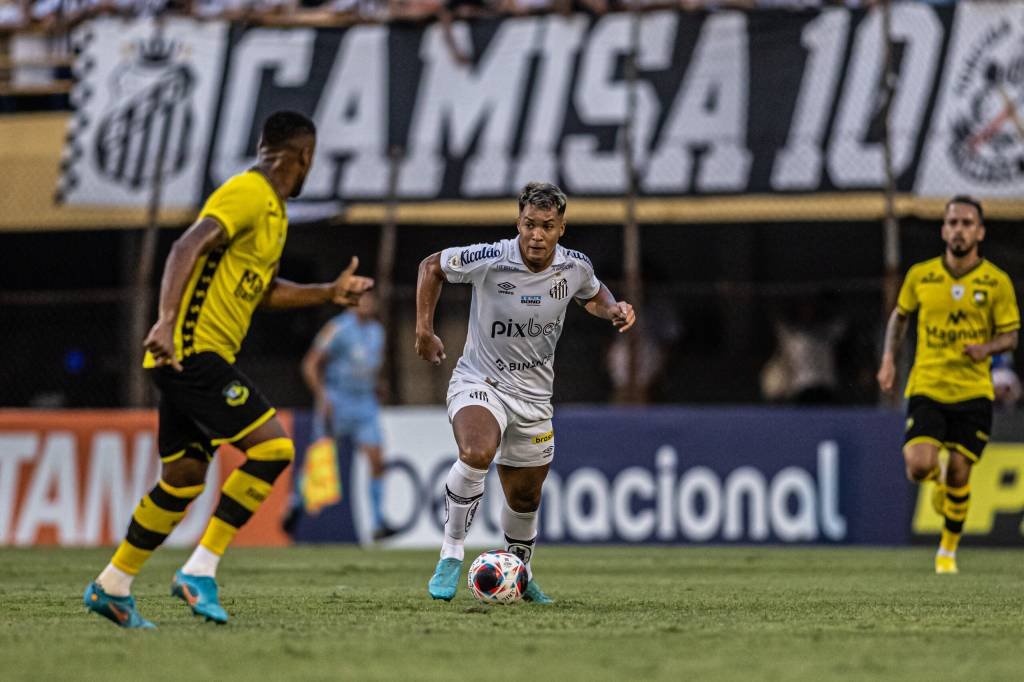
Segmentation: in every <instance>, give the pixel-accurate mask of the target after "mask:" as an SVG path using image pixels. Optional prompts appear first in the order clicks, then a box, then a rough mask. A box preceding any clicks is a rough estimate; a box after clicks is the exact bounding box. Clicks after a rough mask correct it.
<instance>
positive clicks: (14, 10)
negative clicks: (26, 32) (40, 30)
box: [0, 0, 28, 31]
mask: <svg viewBox="0 0 1024 682" xmlns="http://www.w3.org/2000/svg"><path fill="white" fill-rule="evenodd" d="M27 20H28V0H0V31H6V30H13V29H20V28H24V27H25V23H26V22H27Z"/></svg>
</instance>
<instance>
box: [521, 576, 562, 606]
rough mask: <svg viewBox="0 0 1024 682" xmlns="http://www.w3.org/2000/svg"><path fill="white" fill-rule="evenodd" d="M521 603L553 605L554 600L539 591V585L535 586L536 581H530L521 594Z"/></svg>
mask: <svg viewBox="0 0 1024 682" xmlns="http://www.w3.org/2000/svg"><path fill="white" fill-rule="evenodd" d="M523 601H528V602H533V603H534V604H554V603H555V600H554V599H552V598H551V597H549V596H548V595H546V594H544V591H543V590H541V589H540V585H538V584H537V581H536V580H531V581H530V582H529V584H528V585H527V586H526V591H525V592H523Z"/></svg>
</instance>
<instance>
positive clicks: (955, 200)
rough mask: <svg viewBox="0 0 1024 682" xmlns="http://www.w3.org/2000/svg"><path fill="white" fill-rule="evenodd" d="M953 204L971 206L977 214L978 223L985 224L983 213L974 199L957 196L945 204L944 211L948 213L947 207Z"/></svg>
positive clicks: (962, 195)
mask: <svg viewBox="0 0 1024 682" xmlns="http://www.w3.org/2000/svg"><path fill="white" fill-rule="evenodd" d="M953 204H967V205H968V206H973V207H974V210H975V211H977V212H978V222H979V223H984V222H985V211H983V210H982V208H981V202H980V201H978V200H977V199H975V198H974V197H972V196H969V195H967V194H957V195H956V196H955V197H953V198H952V199H950V200H949V201H947V202H946V210H947V211H948V210H949V207H950V206H952V205H953Z"/></svg>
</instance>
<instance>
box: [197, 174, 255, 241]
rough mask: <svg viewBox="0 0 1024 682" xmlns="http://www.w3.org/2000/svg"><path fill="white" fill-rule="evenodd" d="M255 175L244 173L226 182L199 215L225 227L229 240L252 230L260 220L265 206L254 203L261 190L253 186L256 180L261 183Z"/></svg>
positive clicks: (212, 195)
mask: <svg viewBox="0 0 1024 682" xmlns="http://www.w3.org/2000/svg"><path fill="white" fill-rule="evenodd" d="M253 175H254V174H253V173H242V174H240V175H236V176H235V177H233V178H231V179H230V180H228V181H227V182H225V183H224V184H223V185H221V186H220V187H218V188H217V190H216V191H215V192H214V193H213V194H211V195H210V198H209V199H207V200H206V203H205V204H204V205H203V210H202V211H200V213H199V217H200V218H206V217H208V216H209V217H211V218H216V219H217V222H219V223H220V224H221V225H223V226H224V231H225V232H227V235H228V239H229V240H230V239H234V238H235V236H236V235H237V234H239V233H240V232H244V231H245V230H247V229H250V228H252V226H253V225H254V224H256V222H257V220H258V219H259V215H260V211H261V210H262V206H263V205H262V202H261V201H258V200H257V201H254V197H258V196H259V195H258V194H257V192H258V190H259V189H260V188H259V187H254V186H253V183H254V180H255V181H257V182H258V181H259V179H258V178H253V177H252V176H253Z"/></svg>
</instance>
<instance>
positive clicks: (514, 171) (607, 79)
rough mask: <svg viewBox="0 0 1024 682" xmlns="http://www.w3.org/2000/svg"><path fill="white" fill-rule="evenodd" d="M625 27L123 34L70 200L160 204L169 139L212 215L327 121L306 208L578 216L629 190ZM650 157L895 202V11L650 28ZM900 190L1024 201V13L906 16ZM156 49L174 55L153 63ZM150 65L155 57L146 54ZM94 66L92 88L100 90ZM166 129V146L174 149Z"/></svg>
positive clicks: (560, 21) (638, 113) (899, 26)
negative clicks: (521, 199)
mask: <svg viewBox="0 0 1024 682" xmlns="http://www.w3.org/2000/svg"><path fill="white" fill-rule="evenodd" d="M635 20H636V19H635V18H634V17H633V16H631V15H629V14H609V15H606V16H603V17H600V18H591V17H587V16H583V15H576V16H568V17H564V16H538V17H522V18H514V19H505V20H486V21H479V22H474V23H469V24H466V23H456V24H455V26H454V36H453V37H454V40H455V42H456V43H457V44H458V45H459V46H460V49H461V50H462V51H463V52H464V53H466V54H469V55H471V57H472V59H471V63H470V64H468V65H464V64H462V63H460V62H459V61H458V60H456V59H455V58H454V56H453V53H452V50H451V49H450V48H449V45H448V44H447V43H446V40H445V36H444V34H443V31H442V28H441V27H440V25H436V24H435V25H431V26H427V27H415V26H402V25H390V26H386V25H364V26H355V27H351V28H347V29H341V28H329V29H314V28H287V29H285V28H267V27H244V26H232V27H227V26H225V25H223V24H216V23H212V24H211V23H194V22H191V21H188V20H179V21H176V22H170V23H169V24H167V25H165V27H164V28H163V29H162V32H161V31H159V30H158V29H157V28H156V27H154V26H151V25H147V24H142V23H140V24H125V23H121V22H120V21H118V20H111V19H104V20H98V21H96V22H93V23H91V24H89V25H88V26H87V27H86V29H85V30H86V31H92V32H93V33H94V35H95V36H101V37H99V38H96V37H94V39H93V40H91V41H90V42H88V43H85V44H84V47H83V50H82V53H81V57H80V59H79V71H80V73H81V74H82V77H81V80H80V82H79V85H78V87H77V88H76V91H75V101H76V103H77V105H78V107H79V116H77V117H76V122H75V123H74V124H73V129H72V131H71V133H72V134H71V135H70V136H69V139H70V142H69V151H68V155H67V156H68V159H67V161H66V164H67V167H68V172H67V173H66V174H65V178H64V188H65V192H64V195H65V197H66V199H67V200H68V201H70V202H75V203H105V204H143V203H145V201H146V200H147V198H148V194H149V192H148V187H147V179H149V178H151V177H152V175H153V169H154V168H155V166H156V163H155V158H156V156H157V150H158V149H159V145H160V142H159V141H158V140H164V141H165V142H164V144H165V148H164V164H163V168H164V176H165V178H166V180H167V182H168V191H165V192H164V196H165V203H166V204H167V205H176V206H182V207H186V206H193V205H196V204H197V203H198V202H199V201H200V200H201V198H202V196H203V194H204V192H208V191H210V190H211V189H212V188H213V187H214V186H216V185H217V184H219V183H221V182H223V181H224V180H225V179H227V178H228V177H230V176H231V175H232V174H234V173H236V172H238V171H239V170H241V169H243V168H245V167H246V166H248V165H250V164H251V163H252V161H253V158H254V155H255V146H256V141H257V137H258V131H259V126H260V123H261V122H262V120H263V119H264V118H265V117H266V115H267V114H269V113H270V112H272V111H274V110H276V109H281V108H291V109H297V110H300V111H304V112H306V113H308V114H310V115H311V116H313V117H314V119H315V121H316V123H317V126H318V128H319V131H320V134H319V142H318V150H317V159H316V162H315V165H314V169H313V172H312V173H311V175H310V177H309V179H308V181H307V183H306V187H305V190H304V194H303V199H304V200H309V201H327V202H337V201H374V200H379V199H381V198H383V197H384V196H385V194H386V193H387V189H388V181H389V159H388V150H389V149H391V148H392V147H397V148H398V149H400V150H401V151H402V161H401V166H400V168H399V169H398V176H397V187H398V194H399V196H400V198H403V199H412V200H430V199H483V198H497V197H508V196H511V195H513V194H514V193H515V192H516V190H517V189H518V188H519V187H521V186H522V184H524V183H525V182H526V181H528V180H532V179H544V180H551V181H554V182H557V183H559V184H561V185H562V186H563V187H564V188H565V189H566V190H567V191H569V192H570V193H571V194H573V195H575V196H592V197H600V196H616V195H619V194H621V193H623V192H624V191H625V190H626V186H627V171H626V163H625V158H624V154H625V151H624V150H625V140H624V123H625V121H626V119H627V117H628V116H629V112H630V107H631V104H630V93H629V88H628V87H627V81H626V76H625V62H626V56H627V54H628V53H629V51H630V48H631V44H632V39H633V38H632V36H633V25H632V22H633V21H635ZM639 22H640V26H639V35H640V36H641V39H640V42H639V50H638V54H637V66H638V71H639V80H638V84H637V87H636V91H635V126H634V139H635V144H634V154H635V161H636V165H637V168H638V171H639V173H638V184H639V190H640V192H641V194H642V195H644V196H647V197H694V196H708V195H736V194H746V193H752V194H773V193H787V194H799V195H806V194H813V193H820V192H857V191H864V190H872V189H877V188H879V187H880V186H881V185H882V183H883V180H884V177H885V169H884V163H883V147H882V143H881V135H880V133H881V120H880V111H881V108H882V93H881V87H880V85H881V82H882V78H883V68H884V64H883V53H884V41H883V36H882V17H881V14H880V13H879V12H877V11H869V12H864V11H852V10H848V9H845V8H829V9H825V10H822V11H820V12H796V13H794V12H770V11H768V12H749V13H744V12H738V11H726V12H716V13H711V14H690V13H677V12H674V11H663V12H655V13H647V14H643V15H641V17H640V18H639ZM892 29H893V33H894V35H895V36H896V39H897V42H898V44H897V49H896V58H897V59H898V68H899V77H898V82H897V83H896V89H895V98H894V101H893V103H892V113H891V121H892V128H893V165H894V168H895V171H896V175H897V178H898V188H899V190H900V191H901V192H904V193H913V194H916V195H918V196H926V197H932V196H935V197H943V196H948V195H950V194H953V193H957V192H962V191H970V192H973V193H976V194H979V195H981V196H987V197H1017V196H1024V124H1022V120H1024V113H1022V112H1020V111H1019V108H1020V107H1021V106H1022V105H1024V88H1022V85H1024V7H1022V6H1021V5H1019V4H1014V3H1007V4H1004V3H991V4H989V3H966V4H963V5H959V6H958V7H956V8H955V9H954V8H936V7H931V6H929V5H926V4H918V3H899V4H894V5H893V8H892ZM154 44H155V45H156V46H157V47H156V48H154V47H153V45H154ZM147 46H149V47H147ZM84 65H88V66H89V67H90V68H88V69H85V68H84ZM158 129H159V131H162V132H163V135H162V136H161V135H160V134H159V132H158Z"/></svg>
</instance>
